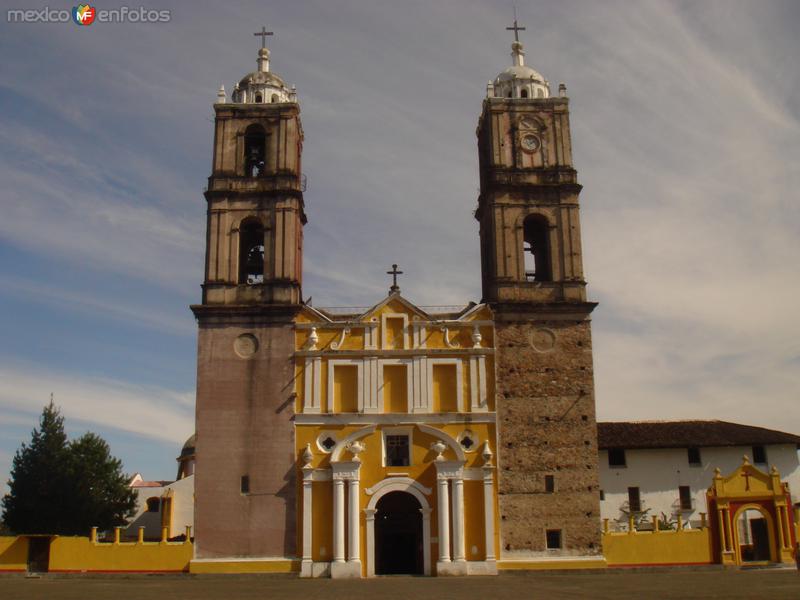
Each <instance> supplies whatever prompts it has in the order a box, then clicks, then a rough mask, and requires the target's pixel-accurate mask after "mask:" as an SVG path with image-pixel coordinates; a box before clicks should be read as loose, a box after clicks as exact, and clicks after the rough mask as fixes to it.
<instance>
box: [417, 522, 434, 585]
mask: <svg viewBox="0 0 800 600" xmlns="http://www.w3.org/2000/svg"><path fill="white" fill-rule="evenodd" d="M419 512H421V513H422V573H423V574H424V575H430V574H431V512H433V509H432V508H420V509H419Z"/></svg>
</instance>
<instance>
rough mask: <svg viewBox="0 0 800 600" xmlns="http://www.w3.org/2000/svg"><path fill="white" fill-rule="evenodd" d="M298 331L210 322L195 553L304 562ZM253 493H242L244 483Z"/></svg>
mask: <svg viewBox="0 0 800 600" xmlns="http://www.w3.org/2000/svg"><path fill="white" fill-rule="evenodd" d="M293 352H294V330H293V327H292V325H291V323H275V324H264V323H261V324H258V323H251V324H248V323H243V322H241V321H239V322H237V321H235V320H233V319H231V321H230V322H227V323H226V322H225V319H220V320H219V321H218V322H217V323H214V324H206V323H203V322H202V321H201V324H200V330H199V337H198V365H197V367H198V368H197V423H196V427H197V430H196V431H197V442H196V452H197V465H196V469H195V553H196V556H197V557H198V558H218V557H291V556H294V555H295V554H296V519H297V516H296V508H295V503H296V483H295V470H296V465H295V461H296V458H295V452H294V427H293V424H292V419H293V417H294V401H293V392H294V386H293V377H294V363H293V361H292V356H293ZM243 475H247V476H248V477H249V479H250V492H249V493H246V494H243V493H241V477H242V476H243Z"/></svg>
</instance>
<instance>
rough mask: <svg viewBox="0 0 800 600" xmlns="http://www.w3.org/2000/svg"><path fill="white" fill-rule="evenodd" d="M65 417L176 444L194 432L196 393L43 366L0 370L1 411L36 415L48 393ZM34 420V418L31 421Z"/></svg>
mask: <svg viewBox="0 0 800 600" xmlns="http://www.w3.org/2000/svg"><path fill="white" fill-rule="evenodd" d="M51 393H52V394H54V396H55V403H56V404H57V405H58V406H59V407H61V409H62V413H63V414H64V416H65V417H66V418H67V419H69V420H72V421H73V422H74V421H79V422H81V423H83V424H85V425H86V426H87V427H91V426H92V425H101V426H103V427H107V428H111V429H116V430H119V431H123V432H128V433H134V434H137V435H139V436H141V437H144V438H150V439H154V440H163V441H168V442H172V443H175V442H176V441H179V440H182V439H185V438H186V437H187V436H188V435H189V434H191V433H192V431H193V430H194V393H193V391H192V390H185V391H181V390H172V389H165V388H160V387H156V386H148V385H134V384H131V383H129V382H123V381H114V380H110V379H103V378H96V377H80V376H75V375H70V374H64V373H59V372H54V371H51V370H49V369H47V368H46V367H45V366H43V365H14V366H9V365H5V366H3V367H0V412H2V413H5V412H7V411H9V410H10V411H13V412H15V413H17V414H19V412H21V411H22V412H28V413H30V414H32V415H38V414H39V413H40V412H41V410H42V406H44V405H45V404H47V402H48V401H49V398H50V394H51ZM34 422H35V418H34Z"/></svg>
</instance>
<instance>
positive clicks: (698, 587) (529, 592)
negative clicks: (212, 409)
mask: <svg viewBox="0 0 800 600" xmlns="http://www.w3.org/2000/svg"><path fill="white" fill-rule="evenodd" d="M0 598H2V599H3V600H16V599H17V598H20V599H22V598H25V599H26V600H27V599H37V600H38V599H42V600H86V599H88V598H91V599H107V598H110V599H112V600H139V599H142V600H144V599H147V600H152V599H154V598H159V599H161V600H178V599H181V600H182V599H192V600H206V599H212V598H214V599H217V598H219V599H221V600H240V599H242V600H244V599H248V600H249V599H256V598H258V599H269V600H283V599H295V598H297V599H300V600H336V599H339V598H342V599H347V600H350V599H353V598H365V599H367V600H395V599H397V600H400V599H403V600H405V599H412V600H427V599H428V598H430V599H431V600H467V599H472V598H475V599H481V600H499V599H506V598H509V599H511V598H513V599H524V600H539V599H541V600H544V599H547V600H551V599H559V598H592V599H597V600H605V599H614V600H628V599H635V600H640V599H648V600H649V599H658V600H661V599H664V600H666V599H672V598H680V599H684V598H726V599H727V598H747V599H762V598H763V599H764V600H779V599H784V598H785V599H787V600H799V599H800V573H798V572H797V571H794V570H785V569H784V570H779V571H777V570H756V571H720V570H710V571H688V570H680V569H676V570H670V571H658V572H652V571H651V572H643V571H618V570H614V571H606V572H592V573H590V572H581V573H568V572H562V573H523V574H514V575H511V574H509V575H500V576H498V577H470V578H463V577H461V578H440V579H438V578H422V577H381V578H376V579H370V580H341V579H340V580H335V581H332V580H330V579H314V580H307V579H295V578H290V577H276V576H239V575H232V576H190V575H186V576H162V575H151V576H146V575H142V576H130V577H126V576H103V577H100V576H90V577H77V576H74V577H58V576H44V577H42V578H40V579H26V578H24V577H21V576H13V577H3V578H0Z"/></svg>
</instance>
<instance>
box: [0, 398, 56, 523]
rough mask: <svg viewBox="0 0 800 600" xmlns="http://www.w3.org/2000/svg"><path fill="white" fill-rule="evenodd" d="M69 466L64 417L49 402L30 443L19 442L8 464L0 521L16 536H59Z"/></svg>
mask: <svg viewBox="0 0 800 600" xmlns="http://www.w3.org/2000/svg"><path fill="white" fill-rule="evenodd" d="M68 463H69V456H68V450H67V434H66V433H65V432H64V417H62V416H61V415H60V414H59V412H58V409H57V408H56V407H55V406H54V405H53V403H52V401H51V402H50V404H49V405H47V406H45V408H44V410H43V411H42V416H41V417H40V419H39V428H38V429H36V428H34V430H33V433H32V435H31V442H30V444H25V443H23V444H22V446H21V447H20V449H19V450H17V453H16V454H15V455H14V460H13V462H12V465H11V479H10V480H9V482H8V487H9V492H8V494H6V495H5V496H4V497H3V521H5V523H6V525H7V526H8V528H9V529H11V530H12V531H14V532H17V533H60V532H61V530H62V529H63V527H64V520H63V519H64V516H65V515H64V514H63V512H64V511H63V509H62V506H63V505H64V504H65V501H66V498H67V495H66V494H67V493H68V490H67V489H66V477H65V472H64V471H65V467H66V466H67V464H68Z"/></svg>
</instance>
